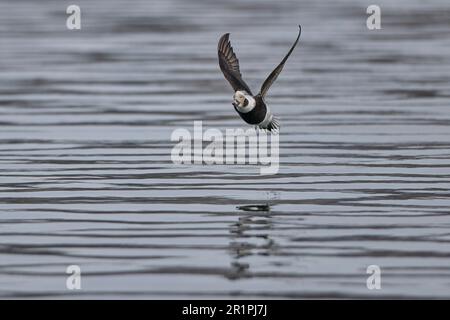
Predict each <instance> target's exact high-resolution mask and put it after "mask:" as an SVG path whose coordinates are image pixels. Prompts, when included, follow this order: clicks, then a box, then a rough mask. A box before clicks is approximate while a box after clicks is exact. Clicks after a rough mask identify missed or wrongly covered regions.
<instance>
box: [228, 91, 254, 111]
mask: <svg viewBox="0 0 450 320" xmlns="http://www.w3.org/2000/svg"><path fill="white" fill-rule="evenodd" d="M233 105H234V106H235V107H236V109H238V111H239V112H242V113H247V112H250V111H252V110H253V108H254V107H255V106H256V101H255V99H254V98H253V97H252V96H251V95H249V94H247V93H246V92H244V91H236V92H235V94H234V96H233Z"/></svg>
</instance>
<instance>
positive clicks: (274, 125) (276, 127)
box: [266, 117, 280, 134]
mask: <svg viewBox="0 0 450 320" xmlns="http://www.w3.org/2000/svg"><path fill="white" fill-rule="evenodd" d="M266 129H267V130H269V131H270V132H272V133H275V134H276V133H278V132H280V122H279V121H278V119H277V118H275V117H273V118H272V121H270V122H269V124H268V125H267V128H266Z"/></svg>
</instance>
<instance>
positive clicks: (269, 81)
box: [260, 26, 302, 98]
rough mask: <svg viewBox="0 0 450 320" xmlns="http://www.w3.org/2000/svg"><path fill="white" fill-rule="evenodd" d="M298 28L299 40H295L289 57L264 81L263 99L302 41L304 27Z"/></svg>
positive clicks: (262, 88) (262, 87)
mask: <svg viewBox="0 0 450 320" xmlns="http://www.w3.org/2000/svg"><path fill="white" fill-rule="evenodd" d="M298 27H299V31H298V36H297V39H296V40H295V42H294V44H293V45H292V47H291V49H290V50H289V52H288V53H287V55H286V56H285V57H284V59H283V60H281V62H280V64H279V65H278V67H276V68H275V69H274V70H273V71H272V73H271V74H270V75H269V76H268V77H267V79H266V80H265V81H264V83H263V85H262V86H261V91H260V94H261V96H262V97H263V98H264V97H265V95H266V94H267V91H269V88H270V87H271V86H272V84H273V83H274V82H275V80H276V79H277V78H278V75H279V74H280V73H281V70H283V67H284V64H285V63H286V61H287V59H288V58H289V56H290V55H291V53H292V51H294V48H295V46H296V45H297V43H298V39H300V34H301V33H302V27H301V26H298Z"/></svg>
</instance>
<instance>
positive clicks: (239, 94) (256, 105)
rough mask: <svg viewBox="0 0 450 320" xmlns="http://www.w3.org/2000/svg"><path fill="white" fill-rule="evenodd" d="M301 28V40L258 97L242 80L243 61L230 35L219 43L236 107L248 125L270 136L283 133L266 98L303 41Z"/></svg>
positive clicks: (290, 51)
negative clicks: (240, 65)
mask: <svg viewBox="0 0 450 320" xmlns="http://www.w3.org/2000/svg"><path fill="white" fill-rule="evenodd" d="M298 27H299V31H298V36H297V39H296V40H295V42H294V44H293V45H292V47H291V49H290V50H289V52H288V53H287V54H286V56H285V57H284V58H283V60H281V62H280V64H279V65H278V66H277V67H276V68H275V69H274V70H273V71H272V72H271V73H270V75H269V76H268V77H267V79H266V80H265V81H264V83H263V84H262V86H261V90H260V92H259V93H258V94H257V95H253V93H252V91H251V90H250V88H249V87H248V85H247V84H246V83H245V81H244V80H243V79H242V75H241V71H240V70H239V60H238V58H237V57H236V55H235V54H234V52H233V48H232V47H231V44H230V41H229V37H230V34H229V33H226V34H224V35H223V36H222V37H221V38H220V40H219V45H218V47H217V51H218V55H219V66H220V69H221V70H222V72H223V75H224V76H225V79H227V80H228V82H229V83H230V84H231V87H232V88H233V90H234V95H233V102H232V105H233V107H234V109H235V110H236V111H237V113H238V114H239V115H240V116H241V118H242V119H243V120H244V121H245V122H247V123H248V124H251V125H254V126H255V128H260V129H266V130H268V131H270V132H272V131H273V132H278V131H279V128H280V124H279V122H278V120H277V118H275V117H274V116H273V114H272V113H271V112H270V109H269V107H268V106H267V105H266V102H265V101H264V98H265V97H266V94H267V91H269V88H270V86H271V85H272V84H273V83H274V82H275V80H276V79H277V77H278V75H279V74H280V73H281V70H283V67H284V64H285V63H286V61H287V59H288V58H289V56H290V55H291V53H292V51H293V50H294V48H295V46H296V45H297V43H298V40H299V39H300V34H301V33H302V28H301V26H298Z"/></svg>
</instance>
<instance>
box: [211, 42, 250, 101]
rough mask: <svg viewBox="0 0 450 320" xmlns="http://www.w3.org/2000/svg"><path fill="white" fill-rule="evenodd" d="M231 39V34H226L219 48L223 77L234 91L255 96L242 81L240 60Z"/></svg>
mask: <svg viewBox="0 0 450 320" xmlns="http://www.w3.org/2000/svg"><path fill="white" fill-rule="evenodd" d="M229 37H230V34H229V33H226V34H224V35H223V36H222V37H221V38H220V40H219V45H218V46H217V52H218V55H219V66H220V70H222V72H223V75H224V76H225V78H226V79H227V80H228V82H229V83H230V84H231V86H232V87H233V89H234V91H237V90H244V91H247V92H248V93H249V94H251V95H253V94H252V92H251V91H250V88H249V87H248V85H247V84H246V83H245V81H244V80H242V75H241V71H240V70H239V60H238V58H236V55H235V54H234V52H233V48H232V47H231V44H230V41H229Z"/></svg>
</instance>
